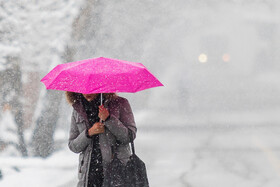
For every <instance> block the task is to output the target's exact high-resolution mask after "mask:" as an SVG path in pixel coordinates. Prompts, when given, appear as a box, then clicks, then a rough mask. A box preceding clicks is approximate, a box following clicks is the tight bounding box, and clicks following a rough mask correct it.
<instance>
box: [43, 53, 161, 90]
mask: <svg viewBox="0 0 280 187" xmlns="http://www.w3.org/2000/svg"><path fill="white" fill-rule="evenodd" d="M41 82H43V83H44V84H45V86H46V88H47V89H54V90H64V91H71V92H78V93H84V94H89V93H115V92H138V91H141V90H145V89H148V88H152V87H157V86H163V84H161V83H160V82H159V80H158V79H157V78H156V77H155V76H154V75H152V74H151V73H150V72H149V70H148V69H147V68H146V67H145V66H144V65H142V64H141V63H135V62H127V61H123V60H116V59H109V58H104V57H100V58H94V59H87V60H82V61H77V62H70V63H66V64H60V65H58V66H56V67H55V68H54V69H53V70H52V71H50V72H49V73H48V74H47V75H46V76H45V77H44V78H43V79H42V80H41Z"/></svg>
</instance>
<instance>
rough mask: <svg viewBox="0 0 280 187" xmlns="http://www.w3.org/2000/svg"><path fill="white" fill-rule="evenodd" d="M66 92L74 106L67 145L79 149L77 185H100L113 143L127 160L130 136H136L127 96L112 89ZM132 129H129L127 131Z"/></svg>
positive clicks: (83, 186) (80, 186) (76, 151)
mask: <svg viewBox="0 0 280 187" xmlns="http://www.w3.org/2000/svg"><path fill="white" fill-rule="evenodd" d="M103 96H104V97H103V100H102V103H104V105H101V96H100V94H80V93H74V92H66V98H67V100H68V102H69V103H70V104H72V106H73V113H72V118H71V128H70V135H69V143H68V145H69V148H70V150H71V151H73V152H75V153H79V154H80V155H79V173H78V179H79V182H78V185H77V186H78V187H101V186H102V183H103V178H104V172H105V171H106V167H107V165H108V164H109V163H110V161H111V160H112V156H113V153H112V147H114V148H115V149H114V152H115V153H116V155H117V157H118V158H119V159H120V160H121V161H122V162H123V163H126V162H127V161H128V159H129V157H130V155H131V151H130V146H129V142H130V137H129V134H132V137H133V139H134V138H135V136H136V126H135V122H134V117H133V113H132V110H131V107H130V105H129V103H128V101H127V99H125V98H122V97H119V96H117V95H116V94H114V93H105V94H103ZM129 131H130V132H131V133H130V132H129Z"/></svg>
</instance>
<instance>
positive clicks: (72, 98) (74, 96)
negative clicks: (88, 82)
mask: <svg viewBox="0 0 280 187" xmlns="http://www.w3.org/2000/svg"><path fill="white" fill-rule="evenodd" d="M65 95H66V99H67V101H68V103H69V104H71V105H73V104H74V103H76V102H79V101H80V100H81V97H83V94H81V93H76V92H66V93H65ZM103 97H104V98H105V99H106V100H109V101H110V100H112V99H114V98H116V97H117V95H116V94H115V93H103Z"/></svg>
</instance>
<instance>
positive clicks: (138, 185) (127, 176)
mask: <svg viewBox="0 0 280 187" xmlns="http://www.w3.org/2000/svg"><path fill="white" fill-rule="evenodd" d="M129 137H130V143H131V148H132V155H131V156H130V157H129V160H128V162H127V163H126V165H125V164H123V163H122V162H121V161H120V160H119V159H118V158H117V155H116V152H115V151H114V150H115V148H113V160H112V161H111V163H110V164H109V165H108V167H107V170H106V172H105V176H104V181H103V187H149V182H148V177H147V171H146V166H145V163H144V162H143V161H142V160H141V159H140V158H139V157H138V156H137V155H136V154H135V148H134V143H133V138H132V133H131V132H130V130H129Z"/></svg>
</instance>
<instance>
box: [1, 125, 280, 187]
mask: <svg viewBox="0 0 280 187" xmlns="http://www.w3.org/2000/svg"><path fill="white" fill-rule="evenodd" d="M155 129H156V128H154V129H149V130H148V129H146V127H142V128H141V127H139V131H138V137H137V140H136V142H135V144H136V153H137V154H138V156H139V157H140V158H141V159H142V160H144V161H145V162H146V165H147V169H148V176H149V180H150V186H151V187H169V186H174V187H175V186H176V187H225V186H226V187H235V186H238V187H258V186H260V187H263V186H266V187H278V186H280V146H279V143H278V142H279V140H280V137H279V135H278V134H279V133H280V127H279V126H277V124H275V125H269V124H268V125H259V126H246V125H244V126H243V125H238V126H226V127H220V126H197V127H190V126H185V127H182V128H172V129H168V128H162V130H161V131H155ZM76 164H77V155H76V154H73V153H71V152H70V151H68V150H67V149H65V150H64V151H62V152H59V153H57V154H55V155H53V156H52V157H50V158H48V159H46V160H41V159H39V158H28V159H13V158H0V167H1V168H2V170H3V173H4V178H3V180H2V181H0V186H5V187H13V186H21V185H22V184H24V186H28V187H33V186H34V187H37V186H41V187H44V186H53V187H74V186H75V184H76V177H77V176H76ZM14 166H16V167H17V168H18V170H19V171H14V170H15V169H12V167H14ZM34 176H35V177H34Z"/></svg>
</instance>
